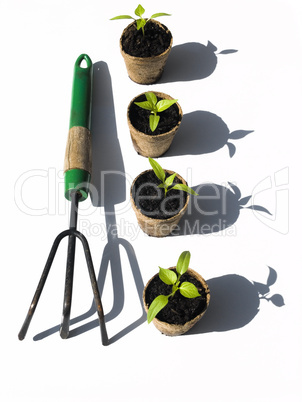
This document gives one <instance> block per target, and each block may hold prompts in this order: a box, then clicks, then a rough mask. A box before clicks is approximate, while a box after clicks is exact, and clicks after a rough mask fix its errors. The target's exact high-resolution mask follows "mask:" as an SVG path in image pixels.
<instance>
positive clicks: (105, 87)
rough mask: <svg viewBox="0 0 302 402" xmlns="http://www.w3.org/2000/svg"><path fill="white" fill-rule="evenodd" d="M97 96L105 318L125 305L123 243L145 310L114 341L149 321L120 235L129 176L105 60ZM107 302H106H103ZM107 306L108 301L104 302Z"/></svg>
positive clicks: (134, 268)
mask: <svg viewBox="0 0 302 402" xmlns="http://www.w3.org/2000/svg"><path fill="white" fill-rule="evenodd" d="M93 67H94V68H93V96H92V112H91V132H92V162H93V163H92V166H93V168H92V181H91V186H90V190H91V194H90V195H91V200H92V204H93V205H94V206H95V207H103V208H104V213H105V220H106V232H107V240H108V241H107V244H106V245H105V247H104V250H103V256H102V261H101V265H100V269H99V273H98V279H97V280H98V287H99V292H100V295H102V293H103V289H104V284H105V279H106V276H107V273H108V267H109V265H110V267H111V276H112V286H113V295H114V301H113V306H112V309H111V311H109V312H108V313H107V314H106V315H105V321H106V322H109V321H110V320H112V319H114V318H115V317H117V316H118V315H119V314H120V313H121V312H122V310H123V307H124V299H125V292H124V283H123V273H122V263H121V258H120V247H123V248H124V250H125V251H126V254H127V257H128V261H129V265H130V269H131V272H132V275H133V279H134V282H135V286H136V289H137V294H138V299H139V303H140V305H141V309H142V314H141V316H140V317H138V319H137V320H135V321H134V322H132V323H131V324H130V325H128V326H127V327H126V328H123V329H122V330H121V331H120V332H119V333H117V334H115V335H114V336H113V337H111V338H110V339H109V343H113V342H115V341H117V340H118V339H120V338H122V337H123V336H125V335H127V334H128V333H129V332H131V331H132V330H134V329H135V328H137V327H138V326H139V325H141V324H142V323H143V322H144V321H145V316H146V314H145V310H144V308H143V302H142V298H141V295H142V292H143V289H144V283H143V279H142V276H141V272H140V269H139V265H138V262H137V259H136V255H135V250H134V248H133V246H132V245H131V244H130V243H129V242H128V241H127V240H125V239H122V238H119V237H118V227H117V223H116V215H115V205H116V204H118V203H121V202H123V201H125V199H126V179H125V170H124V163H123V158H122V153H121V149H120V144H119V141H118V137H117V129H116V121H115V111H114V103H113V94H112V87H111V77H110V73H109V70H108V67H107V64H106V63H105V62H97V63H95V64H94V66H93ZM102 303H103V302H102ZM103 307H104V310H105V311H106V305H104V303H103ZM95 313H96V308H95V304H94V301H92V304H91V307H90V308H89V310H88V311H87V312H85V313H83V314H81V315H79V316H77V317H74V318H72V319H71V320H70V325H74V324H77V323H79V322H81V321H83V320H86V319H88V318H90V317H91V316H93V315H94V314H95ZM98 326H99V321H98V319H94V320H92V321H90V322H88V323H85V324H83V325H82V326H79V327H77V328H74V329H72V330H71V331H70V333H69V337H74V336H77V335H80V334H83V333H85V332H87V331H89V330H91V329H93V328H96V327H98ZM59 328H60V326H59V325H57V326H55V327H53V328H50V329H48V330H46V331H44V332H42V333H40V334H38V335H36V336H35V337H34V340H40V339H43V338H45V337H46V336H49V335H51V334H53V333H54V332H58V331H59Z"/></svg>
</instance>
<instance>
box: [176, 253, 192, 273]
mask: <svg viewBox="0 0 302 402" xmlns="http://www.w3.org/2000/svg"><path fill="white" fill-rule="evenodd" d="M190 258H191V253H190V251H183V252H182V253H181V254H180V256H179V258H178V261H177V265H176V271H177V273H178V274H179V275H183V274H184V273H185V272H187V270H188V267H189V263H190Z"/></svg>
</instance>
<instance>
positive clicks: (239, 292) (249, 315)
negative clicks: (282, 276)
mask: <svg viewBox="0 0 302 402" xmlns="http://www.w3.org/2000/svg"><path fill="white" fill-rule="evenodd" d="M268 268H269V276H268V280H267V283H266V284H262V283H259V282H250V281H249V280H247V279H246V278H244V277H243V276H240V275H235V274H230V275H224V276H221V277H217V278H212V279H209V280H207V283H208V285H209V288H210V293H211V300H210V305H209V308H208V311H207V312H206V314H205V315H204V317H203V318H202V319H201V320H200V321H199V322H198V323H197V324H196V325H195V326H194V327H193V328H192V329H191V330H190V331H189V332H188V333H187V335H193V334H194V335H196V334H203V333H207V332H223V331H231V330H235V329H239V328H242V327H244V326H245V325H247V324H249V323H250V322H251V321H252V320H253V319H254V318H255V317H256V315H257V314H258V313H259V310H260V309H259V307H260V300H261V299H265V300H267V301H270V302H271V303H272V304H274V305H275V306H276V307H282V306H283V305H284V301H283V297H282V296H281V295H279V294H274V295H272V296H271V297H269V295H268V294H269V292H270V287H271V286H272V285H273V284H274V283H275V282H276V280H277V273H276V271H275V270H274V269H273V268H271V267H268Z"/></svg>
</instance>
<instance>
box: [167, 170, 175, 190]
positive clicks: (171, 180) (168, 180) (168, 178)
mask: <svg viewBox="0 0 302 402" xmlns="http://www.w3.org/2000/svg"><path fill="white" fill-rule="evenodd" d="M175 176H176V173H173V174H171V176H169V177H167V178H166V181H165V184H166V186H167V187H169V186H172V184H173V181H174V179H175Z"/></svg>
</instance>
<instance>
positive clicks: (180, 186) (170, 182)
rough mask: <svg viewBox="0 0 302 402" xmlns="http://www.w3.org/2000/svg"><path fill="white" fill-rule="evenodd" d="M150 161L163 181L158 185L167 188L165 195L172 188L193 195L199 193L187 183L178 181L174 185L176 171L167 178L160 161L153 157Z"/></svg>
mask: <svg viewBox="0 0 302 402" xmlns="http://www.w3.org/2000/svg"><path fill="white" fill-rule="evenodd" d="M149 162H150V165H151V166H152V169H153V171H154V173H155V175H156V176H157V177H158V178H159V180H160V181H161V183H160V184H159V185H158V187H160V188H163V189H165V196H166V195H167V192H168V191H170V190H181V191H185V192H187V193H189V194H192V195H198V194H197V193H196V192H195V191H194V190H193V189H192V188H190V187H188V186H186V185H185V184H182V183H177V184H175V185H174V186H173V181H174V178H175V176H176V173H173V174H171V175H170V176H168V177H167V178H166V174H165V171H164V169H163V168H162V167H161V166H160V164H159V163H158V162H156V161H155V160H154V159H152V158H149Z"/></svg>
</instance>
